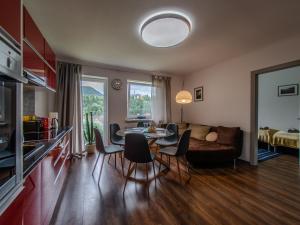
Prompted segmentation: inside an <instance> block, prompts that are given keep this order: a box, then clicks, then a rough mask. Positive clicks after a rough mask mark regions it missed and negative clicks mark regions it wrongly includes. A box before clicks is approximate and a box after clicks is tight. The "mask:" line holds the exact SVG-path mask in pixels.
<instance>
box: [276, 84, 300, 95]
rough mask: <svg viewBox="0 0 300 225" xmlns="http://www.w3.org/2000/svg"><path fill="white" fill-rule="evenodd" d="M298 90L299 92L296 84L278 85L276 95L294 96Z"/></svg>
mask: <svg viewBox="0 0 300 225" xmlns="http://www.w3.org/2000/svg"><path fill="white" fill-rule="evenodd" d="M298 92H299V85H298V84H289V85H280V86H278V97H282V96H295V95H298Z"/></svg>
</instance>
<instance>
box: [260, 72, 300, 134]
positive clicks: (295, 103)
mask: <svg viewBox="0 0 300 225" xmlns="http://www.w3.org/2000/svg"><path fill="white" fill-rule="evenodd" d="M299 83H300V66H297V67H293V68H289V69H284V70H280V71H275V72H271V73H265V74H261V75H259V77H258V127H270V128H274V129H278V130H285V131H287V130H288V129H290V128H296V129H299V126H298V120H297V118H298V117H299V115H300V113H299V101H300V97H299V95H298V96H284V97H278V86H279V85H288V84H298V85H299Z"/></svg>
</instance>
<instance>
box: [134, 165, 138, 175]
mask: <svg viewBox="0 0 300 225" xmlns="http://www.w3.org/2000/svg"><path fill="white" fill-rule="evenodd" d="M136 167H137V163H135V164H134V178H136Z"/></svg>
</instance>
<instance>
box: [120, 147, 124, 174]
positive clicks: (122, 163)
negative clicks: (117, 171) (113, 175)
mask: <svg viewBox="0 0 300 225" xmlns="http://www.w3.org/2000/svg"><path fill="white" fill-rule="evenodd" d="M120 158H121V166H122V174H123V176H124V162H123V156H122V152H120Z"/></svg>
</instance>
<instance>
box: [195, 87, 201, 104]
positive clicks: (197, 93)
mask: <svg viewBox="0 0 300 225" xmlns="http://www.w3.org/2000/svg"><path fill="white" fill-rule="evenodd" d="M194 101H195V102H198V101H203V87H197V88H194Z"/></svg>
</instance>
